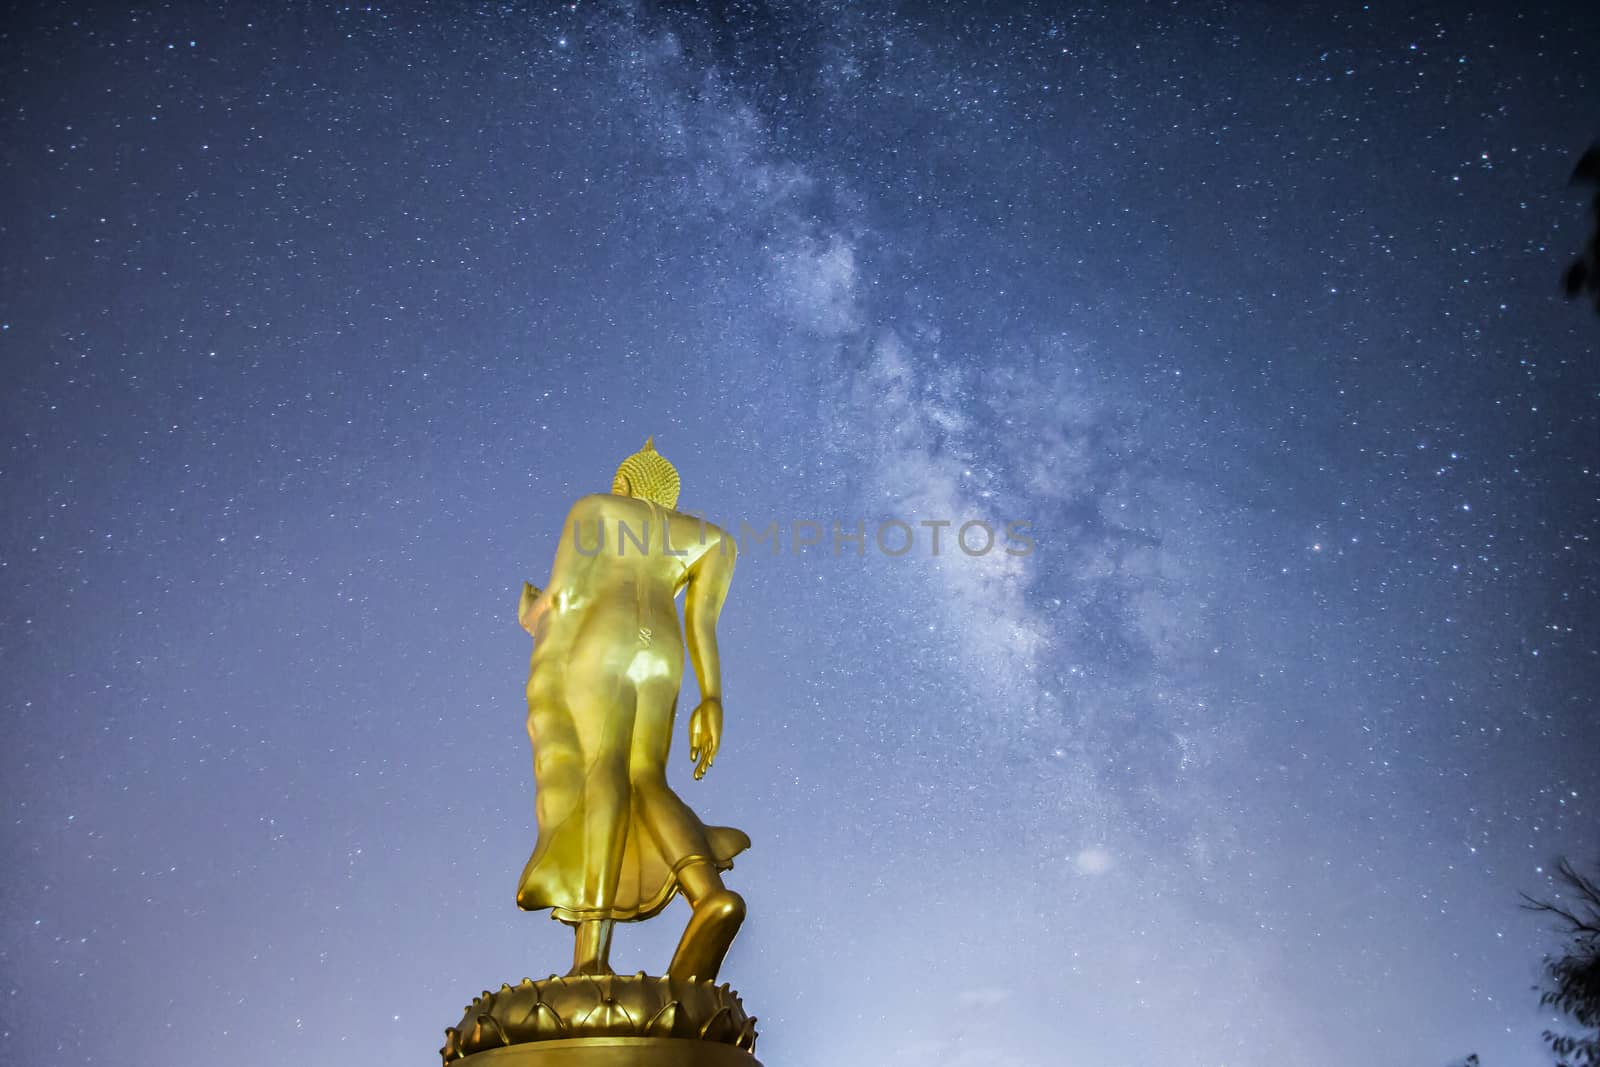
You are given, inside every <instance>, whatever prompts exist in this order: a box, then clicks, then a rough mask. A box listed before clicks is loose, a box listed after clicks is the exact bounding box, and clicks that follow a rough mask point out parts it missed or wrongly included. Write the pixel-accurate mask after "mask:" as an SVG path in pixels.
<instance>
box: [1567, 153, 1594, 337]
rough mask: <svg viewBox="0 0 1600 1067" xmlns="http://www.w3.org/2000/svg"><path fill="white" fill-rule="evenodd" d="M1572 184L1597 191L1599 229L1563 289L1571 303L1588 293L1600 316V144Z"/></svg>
mask: <svg viewBox="0 0 1600 1067" xmlns="http://www.w3.org/2000/svg"><path fill="white" fill-rule="evenodd" d="M1571 184H1573V185H1593V186H1595V187H1596V189H1595V194H1594V203H1593V204H1592V206H1591V207H1590V210H1589V214H1590V215H1591V216H1593V221H1594V227H1595V229H1594V232H1593V233H1592V234H1590V235H1589V243H1588V244H1586V245H1584V246H1583V253H1582V254H1581V255H1580V256H1578V258H1577V259H1575V260H1573V261H1572V265H1571V266H1569V267H1568V268H1567V272H1566V273H1565V274H1563V275H1562V276H1561V287H1562V288H1563V289H1565V290H1566V293H1567V299H1568V300H1571V299H1572V298H1573V297H1575V296H1578V295H1580V294H1582V293H1588V294H1589V296H1590V297H1591V298H1593V300H1594V309H1595V311H1596V312H1600V143H1596V144H1592V145H1590V146H1589V150H1588V151H1587V152H1585V153H1584V154H1583V158H1581V159H1579V160H1578V165H1577V166H1576V167H1574V168H1573V170H1572V180H1571Z"/></svg>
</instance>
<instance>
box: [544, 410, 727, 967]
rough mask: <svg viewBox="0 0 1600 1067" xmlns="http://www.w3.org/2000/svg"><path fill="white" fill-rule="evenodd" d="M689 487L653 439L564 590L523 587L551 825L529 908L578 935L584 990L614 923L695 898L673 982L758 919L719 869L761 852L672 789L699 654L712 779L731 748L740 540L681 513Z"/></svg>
mask: <svg viewBox="0 0 1600 1067" xmlns="http://www.w3.org/2000/svg"><path fill="white" fill-rule="evenodd" d="M678 487H679V480H678V473H677V471H676V470H675V469H674V468H673V467H672V464H671V463H669V462H667V460H666V458H665V457H663V456H662V455H661V454H660V453H658V452H656V450H655V445H654V441H653V440H651V441H646V442H645V447H644V448H643V449H642V450H641V451H639V452H637V453H635V454H634V455H632V456H629V457H628V458H627V459H626V460H624V461H623V463H622V465H621V466H620V467H619V468H618V470H617V474H616V478H615V480H614V482H613V489H612V492H611V494H609V495H605V494H596V495H592V496H586V497H583V498H582V499H580V500H579V501H578V502H577V503H575V504H574V505H573V506H572V510H571V511H570V512H569V514H568V515H567V520H566V524H565V525H564V526H563V528H562V531H561V539H560V542H559V544H558V545H557V548H556V557H555V563H554V565H553V567H552V569H551V573H550V580H549V583H548V584H547V586H546V587H545V588H544V589H543V590H540V589H538V588H536V587H534V586H532V585H525V586H524V588H523V592H522V601H521V603H520V604H519V606H518V610H517V616H518V619H519V620H520V621H521V623H522V625H523V626H524V627H525V628H526V629H527V630H528V632H529V633H530V634H532V635H533V641H534V646H533V659H532V663H531V666H530V670H529V674H528V689H527V694H528V736H529V738H530V739H531V740H532V742H533V753H534V761H533V773H534V781H535V785H536V797H535V804H536V811H537V816H538V823H539V834H538V840H537V843H536V844H535V846H534V850H533V855H532V857H531V858H530V859H529V860H528V864H527V867H526V868H525V869H524V870H523V873H522V881H521V883H520V885H519V886H518V889H517V905H518V906H519V907H521V908H524V909H526V910H537V909H543V908H549V909H551V911H552V913H553V916H554V917H555V918H557V919H559V920H561V921H562V922H565V923H568V924H570V925H572V926H574V927H575V928H576V937H575V941H576V947H575V951H574V955H573V968H572V971H571V972H569V973H570V974H571V975H579V974H610V973H612V972H611V967H610V964H609V962H608V960H607V953H608V951H609V947H610V942H611V924H612V923H614V922H616V921H619V920H620V921H625V922H627V921H635V920H640V919H647V918H649V917H651V916H652V915H655V914H656V913H657V912H659V911H660V910H661V909H662V908H663V907H665V906H666V904H667V902H668V901H669V900H671V899H672V897H673V896H674V895H675V894H676V893H679V892H681V893H683V895H684V897H685V898H686V899H687V900H688V901H689V904H690V906H691V907H692V909H693V913H692V915H691V916H690V919H689V923H688V927H687V929H686V930H685V931H684V934H683V937H682V939H681V940H680V941H679V943H678V948H677V951H676V952H675V953H674V954H673V957H672V961H671V963H669V964H668V966H667V974H668V975H669V976H671V977H672V978H675V979H687V978H691V977H696V978H700V979H710V978H715V977H716V975H717V972H718V970H719V969H720V967H721V965H722V960H723V957H724V956H725V955H726V954H727V951H728V947H729V945H730V944H731V943H732V942H733V938H734V935H735V934H736V933H737V932H738V929H739V924H740V923H741V922H742V921H743V919H744V901H743V899H742V898H740V896H739V895H738V894H737V893H734V892H732V891H731V890H729V889H727V888H726V887H725V886H724V885H723V883H722V876H721V872H722V871H725V870H728V869H729V868H731V867H732V866H733V857H734V856H735V855H736V854H738V853H739V852H741V851H743V850H744V849H746V848H748V847H749V845H750V839H749V838H748V837H746V836H745V834H744V833H743V832H742V831H739V830H735V829H733V828H732V827H726V826H707V825H705V824H704V823H702V822H701V821H700V819H699V818H698V817H697V816H696V815H695V813H694V812H693V811H692V810H690V808H689V806H688V805H687V804H685V803H684V802H683V801H682V799H680V798H679V797H678V795H677V793H675V792H674V791H673V790H672V789H671V788H670V787H669V786H668V785H667V777H666V767H667V756H668V752H669V750H670V748H671V741H672V730H673V726H674V723H675V720H676V714H677V703H678V689H679V683H680V682H681V681H682V678H683V660H684V652H685V650H686V649H687V652H688V657H689V662H690V664H691V665H692V666H693V669H694V673H695V677H696V679H697V680H698V682H699V689H700V702H699V704H698V705H697V706H696V707H695V709H694V711H693V713H692V714H691V715H690V716H689V724H688V725H689V729H688V734H689V738H688V740H689V755H690V758H691V759H692V760H694V762H695V771H694V776H695V778H696V779H699V778H701V777H703V776H704V775H705V773H706V772H707V771H708V770H710V769H711V767H712V766H713V764H714V763H715V761H716V757H717V751H718V749H719V747H720V746H721V741H722V674H721V666H720V661H719V659H718V655H717V635H716V625H717V617H718V615H719V613H720V612H721V610H722V604H723V600H724V599H725V598H726V596H727V593H728V585H729V582H730V581H731V580H732V578H733V568H734V559H735V556H736V554H737V553H736V546H735V542H734V538H733V537H732V536H730V535H728V534H726V533H724V532H723V531H722V530H720V529H718V528H717V527H715V526H712V525H711V524H709V523H707V522H705V521H704V520H702V519H699V518H696V517H693V516H690V515H685V514H682V513H681V512H678V511H675V510H673V509H674V508H675V506H676V504H677V499H678ZM680 592H681V593H683V595H684V617H683V620H682V622H681V623H680V620H679V617H678V607H677V603H676V596H677V594H678V593H680Z"/></svg>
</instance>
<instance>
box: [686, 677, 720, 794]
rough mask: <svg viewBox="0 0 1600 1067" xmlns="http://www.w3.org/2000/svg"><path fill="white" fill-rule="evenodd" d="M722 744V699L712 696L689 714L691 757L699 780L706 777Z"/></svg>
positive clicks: (696, 778) (695, 774)
mask: <svg viewBox="0 0 1600 1067" xmlns="http://www.w3.org/2000/svg"><path fill="white" fill-rule="evenodd" d="M721 744H722V701H720V700H718V699H716V698H715V697H712V698H710V699H708V700H702V701H701V702H700V706H699V707H697V708H695V709H694V714H693V715H691V716H689V758H690V759H692V760H694V761H695V767H694V776H695V780H696V781H698V780H699V779H701V778H704V777H705V774H706V772H707V771H709V770H710V769H711V764H712V763H713V762H714V761H715V760H716V758H717V748H718V747H719V746H720V745H721Z"/></svg>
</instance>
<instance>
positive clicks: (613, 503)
mask: <svg viewBox="0 0 1600 1067" xmlns="http://www.w3.org/2000/svg"><path fill="white" fill-rule="evenodd" d="M633 503H635V501H633V500H630V499H629V498H627V497H625V496H617V495H615V494H613V493H590V494H589V495H588V496H580V497H579V498H578V499H577V500H576V501H574V502H573V504H572V509H571V510H570V511H568V512H567V515H568V517H570V518H573V519H591V518H601V519H607V518H611V517H613V516H620V515H631V514H632V512H631V511H630V510H629V509H628V505H629V504H633Z"/></svg>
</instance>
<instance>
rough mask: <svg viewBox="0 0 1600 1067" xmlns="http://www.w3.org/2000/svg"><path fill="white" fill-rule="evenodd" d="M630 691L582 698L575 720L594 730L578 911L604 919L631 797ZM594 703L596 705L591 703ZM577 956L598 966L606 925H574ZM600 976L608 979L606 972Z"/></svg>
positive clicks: (585, 798)
mask: <svg viewBox="0 0 1600 1067" xmlns="http://www.w3.org/2000/svg"><path fill="white" fill-rule="evenodd" d="M630 690H631V687H624V688H623V691H622V692H620V693H618V692H616V690H615V688H613V689H612V691H611V692H609V693H603V694H585V696H589V697H591V699H590V700H588V701H587V702H586V703H587V705H588V706H586V707H583V706H579V707H576V708H575V709H574V710H575V711H576V712H577V714H578V715H580V716H582V715H589V716H591V717H592V718H591V720H590V721H591V722H595V723H597V724H599V726H600V729H599V731H598V733H599V737H598V745H597V746H596V749H595V753H594V758H593V762H592V763H590V765H589V767H588V768H587V772H586V773H585V774H584V781H583V832H584V845H583V905H584V906H585V907H586V908H593V909H598V910H599V911H601V912H602V914H604V913H605V912H606V911H607V909H610V908H611V907H613V906H614V905H615V904H616V902H617V880H618V878H619V877H620V876H621V874H622V857H623V855H624V853H625V851H626V845H627V841H628V820H629V817H630V815H631V813H632V808H633V794H632V789H631V786H630V783H629V780H628V753H629V750H630V748H631V746H632V743H633V721H634V715H633V708H632V706H631V705H632V702H633V699H634V694H633V693H632V692H631V691H630ZM595 697H599V699H595ZM577 936H578V946H577V952H578V953H579V954H580V955H585V956H586V957H587V958H588V959H589V960H590V961H591V962H598V964H599V965H601V966H604V961H605V953H606V950H607V948H608V947H609V945H610V942H611V922H610V920H609V919H594V920H589V921H586V922H583V923H581V924H579V929H578V934H577ZM600 973H610V969H609V967H606V968H605V969H604V970H603V971H602V972H600Z"/></svg>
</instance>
